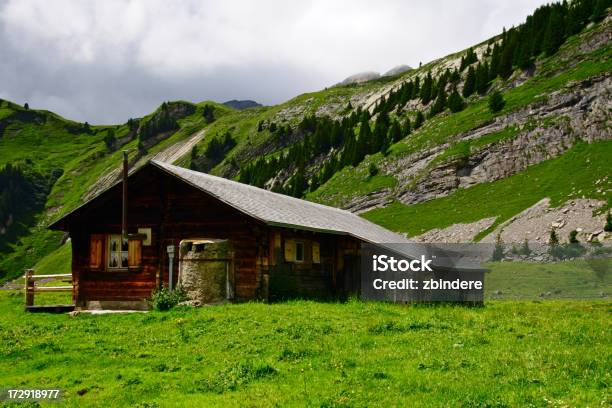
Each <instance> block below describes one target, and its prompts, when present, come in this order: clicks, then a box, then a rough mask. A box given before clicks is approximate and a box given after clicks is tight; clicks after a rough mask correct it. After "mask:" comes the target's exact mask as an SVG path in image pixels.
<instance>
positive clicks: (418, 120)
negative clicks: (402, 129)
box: [413, 111, 425, 129]
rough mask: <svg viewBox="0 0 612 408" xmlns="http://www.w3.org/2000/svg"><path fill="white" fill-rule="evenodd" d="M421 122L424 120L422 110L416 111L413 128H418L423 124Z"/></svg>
mask: <svg viewBox="0 0 612 408" xmlns="http://www.w3.org/2000/svg"><path fill="white" fill-rule="evenodd" d="M423 122H425V116H423V112H421V111H418V112H417V114H416V117H415V118H414V126H413V128H414V129H418V128H420V127H421V126H422V125H423Z"/></svg>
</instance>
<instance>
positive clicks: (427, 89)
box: [421, 72, 433, 105]
mask: <svg viewBox="0 0 612 408" xmlns="http://www.w3.org/2000/svg"><path fill="white" fill-rule="evenodd" d="M432 85H433V79H432V78H431V72H428V73H427V76H426V77H425V80H424V81H423V86H422V87H421V101H422V102H423V104H424V105H427V104H428V103H429V101H431V88H432Z"/></svg>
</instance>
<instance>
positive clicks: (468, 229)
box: [410, 217, 497, 244]
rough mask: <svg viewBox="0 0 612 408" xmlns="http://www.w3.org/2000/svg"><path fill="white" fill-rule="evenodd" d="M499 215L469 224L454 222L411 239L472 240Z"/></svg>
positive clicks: (447, 241) (459, 241)
mask: <svg viewBox="0 0 612 408" xmlns="http://www.w3.org/2000/svg"><path fill="white" fill-rule="evenodd" d="M496 218H497V217H490V218H483V219H482V220H479V221H476V222H472V223H468V224H454V225H451V226H450V227H447V228H435V229H432V230H430V231H427V232H426V233H424V234H421V235H418V236H416V237H411V238H410V240H411V241H416V242H441V243H442V242H443V243H449V244H450V243H465V242H472V241H473V240H474V237H475V236H476V235H478V233H479V232H481V231H484V230H486V229H487V228H489V227H490V226H491V225H493V223H494V222H495V219H496Z"/></svg>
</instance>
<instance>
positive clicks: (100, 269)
mask: <svg viewBox="0 0 612 408" xmlns="http://www.w3.org/2000/svg"><path fill="white" fill-rule="evenodd" d="M125 174H126V176H125V177H124V179H125V180H127V182H123V183H122V182H118V183H116V184H115V185H113V186H112V187H110V188H108V189H107V190H105V191H103V192H101V193H100V194H98V195H97V196H96V197H94V198H92V199H91V200H89V201H88V202H86V203H85V204H83V205H81V206H80V207H78V208H77V209H75V210H74V211H72V212H70V213H69V214H67V215H66V216H64V217H63V218H61V219H59V220H58V221H56V222H54V223H53V224H52V225H51V226H50V228H51V229H54V230H62V231H67V232H68V233H69V234H70V238H71V241H72V275H73V276H72V277H73V285H74V290H73V298H74V299H73V300H74V302H75V304H76V306H77V307H80V308H95V307H102V308H122V307H126V308H135V307H140V306H142V305H143V300H144V299H147V298H149V297H150V295H151V293H152V291H153V290H154V289H156V288H159V287H160V286H161V285H167V284H168V283H169V280H170V279H171V278H172V279H174V282H176V281H177V279H178V278H177V277H178V274H179V270H180V264H181V253H180V252H181V251H180V250H179V249H178V248H180V247H181V243H182V242H185V241H190V242H200V241H201V242H208V241H206V240H227V241H229V243H230V245H231V248H232V259H231V270H230V271H229V273H230V274H231V276H230V277H228V285H231V288H229V287H228V300H236V301H241V300H248V299H258V298H260V299H268V298H274V297H275V296H277V295H278V294H277V293H275V291H276V290H280V291H282V290H283V282H282V280H281V282H280V283H279V282H278V280H277V279H276V277H279V276H284V277H285V278H287V277H289V278H290V279H291V280H292V282H293V284H292V285H293V286H292V285H289V286H291V287H292V288H293V290H294V291H297V292H298V293H297V294H298V295H299V296H304V297H308V296H327V295H332V296H333V295H340V294H345V293H350V292H355V291H358V289H359V281H360V277H359V259H358V255H359V248H360V244H361V243H363V242H368V243H403V242H408V241H407V240H406V238H405V237H403V236H401V235H398V234H395V233H393V232H391V231H388V230H386V229H384V228H382V227H380V226H378V225H376V224H373V223H371V222H369V221H367V220H365V219H363V218H361V217H359V216H357V215H355V214H352V213H350V212H348V211H344V210H340V209H337V208H332V207H328V206H324V205H320V204H316V203H312V202H308V201H304V200H300V199H297V198H292V197H288V196H285V195H281V194H277V193H273V192H270V191H267V190H263V189H260V188H256V187H252V186H249V185H245V184H241V183H237V182H235V181H231V180H227V179H224V178H220V177H215V176H212V175H209V174H204V173H199V172H196V171H192V170H187V169H184V168H180V167H176V166H173V165H170V164H167V163H162V162H158V161H150V162H148V163H147V164H145V165H144V166H142V167H140V168H139V169H137V170H135V171H133V172H132V174H130V175H129V177H128V176H127V170H126V172H125ZM122 188H123V189H125V190H127V191H129V199H122V197H127V194H126V191H122ZM122 203H123V205H125V210H124V209H123V208H122ZM122 223H123V225H122ZM122 230H123V231H122ZM124 237H127V239H126V238H124ZM174 248H177V249H176V250H175V255H174V256H173V261H174V262H173V263H172V271H171V272H172V273H170V259H169V258H170V256H172V255H173V254H172V253H169V251H170V252H172V250H173V249H174ZM285 286H287V285H285ZM279 288H280V289H279ZM285 289H286V287H285Z"/></svg>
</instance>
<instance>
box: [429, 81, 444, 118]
mask: <svg viewBox="0 0 612 408" xmlns="http://www.w3.org/2000/svg"><path fill="white" fill-rule="evenodd" d="M445 108H446V92H444V86H441V87H440V88H439V89H438V96H437V97H436V100H435V102H434V104H433V105H432V106H431V109H430V110H429V115H430V116H435V115H437V114H438V113H440V112H442V111H443V110H444V109H445Z"/></svg>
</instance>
